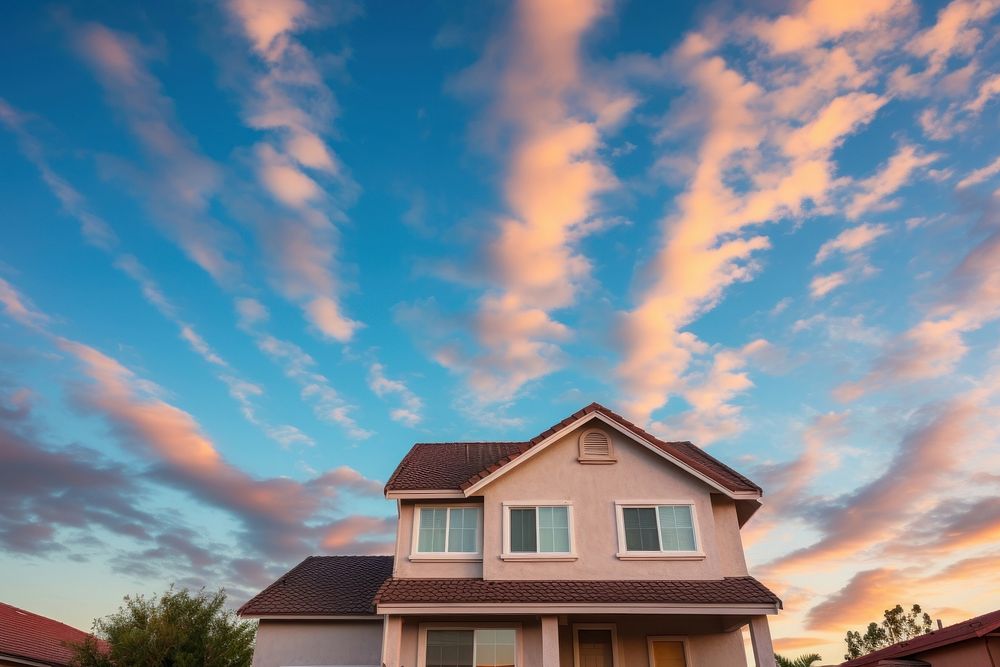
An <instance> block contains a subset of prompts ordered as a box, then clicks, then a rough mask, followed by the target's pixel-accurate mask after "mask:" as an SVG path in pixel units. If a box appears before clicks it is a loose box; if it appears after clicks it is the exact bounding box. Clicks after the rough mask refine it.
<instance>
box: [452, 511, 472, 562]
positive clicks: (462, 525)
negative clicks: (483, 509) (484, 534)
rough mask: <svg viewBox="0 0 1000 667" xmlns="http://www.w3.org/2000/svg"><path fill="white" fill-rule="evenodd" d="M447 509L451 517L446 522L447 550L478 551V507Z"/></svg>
mask: <svg viewBox="0 0 1000 667" xmlns="http://www.w3.org/2000/svg"><path fill="white" fill-rule="evenodd" d="M449 511H450V512H451V519H450V520H449V523H448V551H454V552H460V553H478V552H479V544H478V540H477V539H476V537H477V534H478V532H479V509H478V508H476V507H471V508H456V509H451V510H449Z"/></svg>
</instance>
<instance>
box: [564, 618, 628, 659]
mask: <svg viewBox="0 0 1000 667" xmlns="http://www.w3.org/2000/svg"><path fill="white" fill-rule="evenodd" d="M580 630H610V631H611V664H612V666H613V667H618V625H617V624H616V623H574V624H573V667H580Z"/></svg>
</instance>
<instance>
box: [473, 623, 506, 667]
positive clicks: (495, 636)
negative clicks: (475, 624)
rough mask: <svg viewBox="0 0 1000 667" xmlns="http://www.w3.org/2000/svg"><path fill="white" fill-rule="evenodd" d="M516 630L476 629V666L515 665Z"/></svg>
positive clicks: (503, 666)
mask: <svg viewBox="0 0 1000 667" xmlns="http://www.w3.org/2000/svg"><path fill="white" fill-rule="evenodd" d="M515 636H516V635H515V632H514V630H511V629H506V628H504V629H497V630H494V629H489V630H487V629H483V630H476V667H513V666H514V648H515V647H514V641H515Z"/></svg>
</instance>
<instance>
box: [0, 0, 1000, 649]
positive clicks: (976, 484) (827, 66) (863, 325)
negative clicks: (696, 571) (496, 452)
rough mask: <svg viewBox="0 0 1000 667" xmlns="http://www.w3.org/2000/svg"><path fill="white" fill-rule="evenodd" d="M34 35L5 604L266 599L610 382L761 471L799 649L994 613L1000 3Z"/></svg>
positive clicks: (18, 176) (45, 25)
mask: <svg viewBox="0 0 1000 667" xmlns="http://www.w3.org/2000/svg"><path fill="white" fill-rule="evenodd" d="M8 14H9V16H8V21H7V25H8V27H7V31H6V32H7V34H6V35H5V39H4V40H3V44H2V45H0V49H2V51H3V56H4V57H3V58H2V61H0V62H3V63H4V65H2V69H0V125H2V127H3V130H4V131H3V132H0V167H2V170H3V174H4V178H3V179H0V201H2V208H0V224H2V232H0V233H2V237H0V238H2V243H0V303H2V305H3V311H4V315H5V316H4V317H3V318H0V358H2V360H3V364H2V370H0V408H2V409H0V426H2V438H0V446H2V451H3V455H4V457H5V459H6V461H7V463H8V465H7V466H5V467H6V468H7V472H6V473H3V472H0V480H3V484H2V486H5V487H6V488H7V490H8V491H7V493H5V494H4V501H3V507H4V509H3V510H2V511H0V548H2V550H3V551H2V555H0V557H2V559H3V562H4V567H3V568H0V572H2V574H0V587H2V589H3V590H4V591H5V593H4V599H5V601H7V602H11V603H14V604H18V605H20V606H23V607H26V608H29V609H32V610H34V611H38V612H40V613H45V614H48V615H51V616H54V617H57V618H60V619H62V620H65V621H67V622H70V623H74V624H76V625H79V626H82V627H87V626H89V622H90V619H92V618H93V617H94V616H96V615H102V614H104V613H108V612H109V611H111V610H112V609H113V608H114V607H115V606H116V604H117V601H118V599H119V598H120V596H121V595H123V594H125V593H129V592H134V591H148V592H152V591H156V590H162V589H163V588H164V587H165V586H166V585H168V584H169V583H170V582H178V583H179V584H182V585H201V584H202V583H205V584H207V585H209V586H212V587H215V586H220V585H225V586H226V587H227V588H228V589H229V590H230V591H231V594H232V596H233V598H234V599H235V600H237V601H240V599H241V598H243V597H245V596H246V595H248V594H251V593H252V592H253V591H254V590H255V589H256V588H258V587H260V586H261V585H263V584H266V583H267V582H268V581H269V579H270V578H271V577H273V576H274V575H275V574H276V573H280V572H281V571H283V570H284V569H285V568H287V567H288V566H290V565H292V564H294V563H295V562H297V561H298V560H299V559H300V558H301V557H302V556H304V555H306V554H308V553H317V552H343V553H371V552H384V551H385V550H386V549H387V548H388V547H389V545H390V544H391V540H392V521H391V516H392V514H393V511H394V509H393V507H392V506H391V505H390V504H389V503H385V502H384V501H383V500H381V490H380V489H381V484H382V483H383V482H384V480H385V479H386V477H387V476H388V475H389V473H390V472H391V471H392V469H393V467H394V466H395V464H396V462H397V461H398V460H399V458H400V457H401V456H402V455H403V454H404V453H405V451H406V450H407V449H408V448H409V446H410V445H411V444H412V443H413V442H416V441H435V440H454V439H463V438H471V439H498V440H502V439H522V438H527V437H530V436H532V435H534V434H535V433H537V432H539V431H541V430H543V429H544V428H546V427H547V426H548V425H550V424H551V423H554V422H556V421H558V420H559V419H561V418H562V417H563V416H565V415H566V414H569V413H571V412H573V411H575V410H576V409H578V408H579V407H582V406H583V405H585V404H587V403H589V402H590V401H592V400H597V401H600V402H602V403H605V404H607V405H609V406H610V407H613V408H615V409H617V410H619V411H620V412H622V413H623V414H624V415H626V416H627V417H629V418H631V419H633V420H635V421H637V422H640V423H642V424H644V425H646V426H647V427H648V428H650V429H651V430H653V431H654V432H656V433H658V434H660V435H662V436H664V437H666V438H669V439H690V440H692V441H694V442H696V443H697V444H699V445H701V446H704V447H706V448H708V450H709V451H710V452H711V453H712V454H714V455H716V456H718V457H720V458H722V459H723V460H725V461H727V462H729V463H730V464H732V465H734V466H735V467H737V468H739V469H740V470H741V471H743V472H745V473H747V474H748V475H750V476H751V477H753V478H755V479H756V480H757V481H759V482H760V483H762V484H763V486H764V487H765V491H766V492H767V497H768V498H769V499H770V502H769V503H768V505H767V507H766V509H765V510H763V511H762V512H761V513H760V515H759V516H758V517H757V518H755V519H754V522H753V523H751V524H750V525H749V526H748V527H747V530H746V534H745V536H744V537H745V541H746V543H747V546H748V552H749V556H750V559H751V561H752V565H753V568H754V571H755V573H756V574H758V576H760V577H761V578H763V579H764V580H766V581H767V582H768V583H769V584H771V585H772V587H774V588H775V590H777V591H778V592H779V594H781V595H782V596H783V597H784V598H785V600H786V612H785V614H784V615H783V616H782V617H781V618H780V619H779V620H778V621H776V622H775V631H774V634H775V636H776V637H777V638H779V639H780V640H781V641H779V642H778V647H779V648H781V649H783V650H787V651H795V650H798V649H799V648H803V649H805V648H819V649H822V650H823V651H825V652H826V653H828V654H829V655H824V657H826V658H835V657H837V654H838V653H839V651H840V647H839V646H837V645H836V644H837V642H838V641H839V637H840V636H842V634H843V631H844V630H845V629H847V628H848V627H852V625H857V624H861V623H863V622H865V621H867V620H869V619H870V618H874V617H875V616H877V615H879V614H880V612H881V609H882V608H884V606H886V605H891V604H894V603H895V602H897V601H898V602H903V603H907V602H920V603H922V604H924V605H925V606H928V607H930V608H931V610H932V613H934V614H936V615H937V616H940V617H942V618H943V619H944V620H945V621H946V622H947V621H957V620H960V619H961V618H963V617H964V616H965V615H970V614H972V613H976V612H982V611H986V610H987V609H988V608H989V607H990V605H991V604H995V596H993V597H992V598H991V596H990V595H988V594H987V593H988V592H990V591H995V590H996V586H997V584H998V583H1000V582H998V581H997V580H996V572H995V568H990V567H989V564H990V563H992V562H995V561H994V559H995V558H996V557H997V556H1000V554H998V553H997V551H996V545H997V541H998V538H1000V519H998V517H1000V505H998V504H997V502H996V495H997V494H996V490H997V489H996V487H997V484H998V483H1000V459H998V458H997V457H998V451H1000V450H998V448H997V447H996V444H997V441H996V436H997V433H996V426H995V424H996V423H997V420H996V416H997V401H996V399H997V391H998V389H1000V382H998V379H1000V376H998V375H997V363H998V360H1000V356H998V351H997V347H996V339H997V324H996V322H997V319H998V318H1000V285H997V282H996V281H997V274H998V272H996V271H995V270H993V267H994V266H996V264H997V261H998V260H1000V235H998V231H997V229H998V228H997V225H998V223H1000V219H998V213H997V211H998V208H997V207H998V197H1000V195H998V190H997V187H998V175H1000V156H998V152H997V142H996V139H995V137H996V136H997V130H998V122H997V119H998V113H997V112H998V109H1000V70H998V58H997V47H998V43H997V37H996V35H997V34H998V30H997V22H998V18H997V17H998V14H1000V7H998V4H997V3H996V2H989V1H986V0H982V1H973V0H953V1H952V2H951V3H911V2H905V1H903V0H883V1H881V2H871V3H857V4H852V3H848V4H844V3H836V2H833V3H831V2H824V1H821V0H812V1H811V2H793V3H782V2H776V3H771V4H769V5H768V7H767V9H762V8H761V7H758V6H755V5H754V4H753V3H747V4H744V3H709V4H703V5H699V6H697V7H695V6H693V5H682V4H681V3H669V4H662V3H661V4H656V3H641V2H615V3H610V2H608V3H605V2H598V1H597V0H580V1H579V2H570V1H569V0H566V2H532V1H530V0H524V1H523V2H520V3H516V4H511V5H509V6H508V5H507V4H506V3H497V4H481V5H477V6H472V5H468V4H466V3H447V2H439V3H431V4H429V5H426V6H421V7H417V6H416V5H413V4H406V3H404V4H396V5H391V6H390V5H388V4H384V3H383V4H379V3H372V4H364V3H358V4H354V3H333V4H325V3H315V4H310V3H308V2H306V1H305V0H282V1H281V2H274V3H268V4H258V3H256V2H253V1H252V0H231V1H230V2H218V3H216V2H208V1H205V2H192V3H183V2H181V3H160V4H156V5H146V6H139V5H136V6H131V7H130V6H127V5H122V4H121V3H69V4H64V3H51V4H46V5H40V4H38V3H16V4H15V5H13V6H12V7H10V8H8ZM817 573H820V574H817ZM990 577H992V578H990ZM984 578H985V579H984ZM984 580H985V581H988V582H989V585H988V586H984V585H983V582H984ZM970 582H976V585H975V586H970V585H967V584H969V583H970ZM955 591H961V592H960V593H956V592H955Z"/></svg>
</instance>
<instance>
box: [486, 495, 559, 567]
mask: <svg viewBox="0 0 1000 667" xmlns="http://www.w3.org/2000/svg"><path fill="white" fill-rule="evenodd" d="M539 507H565V508H566V519H567V524H568V526H569V551H536V552H534V553H532V552H530V551H523V552H522V551H517V552H514V551H511V550H510V511H511V510H512V509H533V510H535V546H536V548H537V546H538V508H539ZM574 527H575V526H574V520H573V503H572V502H571V501H569V500H522V501H516V502H515V501H504V503H503V551H502V553H501V554H500V558H501V559H502V560H509V561H519V560H523V561H528V560H530V561H572V560H576V559H577V555H576V535H575V533H576V531H575V530H574Z"/></svg>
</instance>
